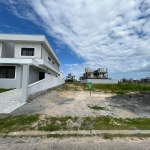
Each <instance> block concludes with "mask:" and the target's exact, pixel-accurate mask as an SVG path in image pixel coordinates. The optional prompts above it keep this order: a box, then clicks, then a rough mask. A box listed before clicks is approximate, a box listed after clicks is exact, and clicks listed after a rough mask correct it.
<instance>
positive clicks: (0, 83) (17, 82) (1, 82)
mask: <svg viewBox="0 0 150 150" xmlns="http://www.w3.org/2000/svg"><path fill="white" fill-rule="evenodd" d="M6 66H8V65H6ZM11 66H16V69H15V78H14V79H7V78H0V88H5V89H9V88H17V89H18V88H21V86H22V66H21V65H11Z"/></svg>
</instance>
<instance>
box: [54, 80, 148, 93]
mask: <svg viewBox="0 0 150 150" xmlns="http://www.w3.org/2000/svg"><path fill="white" fill-rule="evenodd" d="M79 88H82V89H83V90H85V91H87V90H89V89H88V85H87V84H83V83H78V82H74V83H73V82H68V83H65V84H64V85H62V86H61V87H59V88H58V89H57V90H58V91H64V90H66V91H71V90H72V91H78V89H79ZM91 90H92V91H96V90H102V91H105V92H107V91H110V92H112V93H116V94H126V93H129V92H140V91H147V92H148V91H150V85H145V84H135V83H118V84H93V85H92V89H91Z"/></svg>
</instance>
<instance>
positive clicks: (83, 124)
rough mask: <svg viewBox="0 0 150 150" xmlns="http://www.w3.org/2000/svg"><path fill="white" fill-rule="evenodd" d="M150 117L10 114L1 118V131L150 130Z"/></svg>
mask: <svg viewBox="0 0 150 150" xmlns="http://www.w3.org/2000/svg"><path fill="white" fill-rule="evenodd" d="M149 122H150V118H132V119H130V118H126V119H121V118H113V117H110V116H100V117H83V118H77V117H69V116H67V117H47V116H45V117H44V118H43V119H42V120H41V119H40V117H39V115H38V114H35V115H21V116H8V117H6V118H1V119H0V133H9V132H14V131H27V130H33V131H34V130H39V131H62V130H63V131H70V130H150V124H149Z"/></svg>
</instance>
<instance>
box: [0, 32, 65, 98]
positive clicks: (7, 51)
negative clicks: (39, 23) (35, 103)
mask: <svg viewBox="0 0 150 150" xmlns="http://www.w3.org/2000/svg"><path fill="white" fill-rule="evenodd" d="M59 66H60V61H59V60H58V58H57V56H56V54H55V53H54V51H53V49H52V47H51V46H50V44H49V42H48V40H47V39H46V37H45V36H44V35H23V34H0V88H18V89H19V88H20V89H22V101H26V100H27V99H28V97H29V96H30V95H32V94H35V93H39V92H41V91H43V90H46V89H49V88H52V87H55V86H58V85H61V84H63V83H64V80H63V77H62V74H60V72H59Z"/></svg>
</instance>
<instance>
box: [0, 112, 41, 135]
mask: <svg viewBox="0 0 150 150" xmlns="http://www.w3.org/2000/svg"><path fill="white" fill-rule="evenodd" d="M38 119H39V115H37V114H36V115H20V116H8V117H6V118H0V132H1V133H8V132H13V131H25V130H30V129H32V126H31V125H32V124H33V123H34V122H37V121H38Z"/></svg>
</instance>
